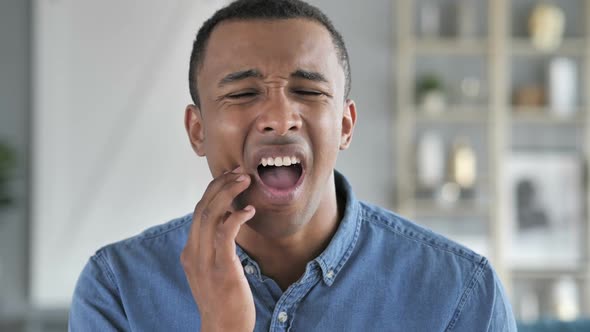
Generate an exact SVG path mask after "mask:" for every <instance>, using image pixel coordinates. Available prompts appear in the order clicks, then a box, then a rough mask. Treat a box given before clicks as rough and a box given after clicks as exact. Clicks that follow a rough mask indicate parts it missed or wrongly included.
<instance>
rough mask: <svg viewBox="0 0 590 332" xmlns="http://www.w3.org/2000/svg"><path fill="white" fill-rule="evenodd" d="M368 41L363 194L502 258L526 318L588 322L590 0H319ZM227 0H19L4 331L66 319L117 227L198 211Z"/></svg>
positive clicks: (6, 192)
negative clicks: (215, 25)
mask: <svg viewBox="0 0 590 332" xmlns="http://www.w3.org/2000/svg"><path fill="white" fill-rule="evenodd" d="M310 2H311V3H312V4H314V5H317V6H318V7H320V8H321V9H322V10H324V11H325V13H326V14H327V15H328V16H329V17H330V18H331V19H332V20H333V22H334V24H335V25H336V27H337V28H338V29H339V30H340V31H341V33H342V34H343V36H344V39H345V41H346V43H347V47H348V49H349V53H350V58H351V64H352V77H353V84H352V97H353V98H354V99H355V101H356V103H357V108H358V111H359V118H358V125H357V128H356V132H355V137H354V140H353V144H352V147H351V148H350V149H349V150H347V151H345V152H343V153H342V154H341V155H340V158H339V161H338V165H337V168H338V169H339V170H340V171H342V172H343V173H344V174H345V175H347V176H348V178H349V180H350V181H351V182H352V184H353V187H354V188H355V190H356V192H357V195H358V196H359V197H360V198H361V199H363V200H366V201H370V202H373V203H376V204H379V205H382V206H384V207H387V208H390V209H392V210H394V211H396V212H398V213H400V214H402V215H404V216H407V217H409V218H411V219H413V220H415V221H416V222H418V223H420V224H422V225H424V226H426V227H429V228H432V229H434V230H435V231H437V232H440V233H442V234H444V235H446V236H448V237H450V238H452V239H454V240H456V241H458V242H460V243H463V244H465V245H467V246H469V247H470V248H472V249H473V250H475V251H477V252H479V253H481V254H483V255H485V256H487V257H489V258H490V260H491V261H492V263H493V264H494V267H495V268H496V270H497V271H498V273H499V275H500V277H501V279H502V281H503V283H504V285H505V286H506V288H507V291H508V293H509V294H510V298H511V301H512V305H513V309H514V313H515V315H516V316H517V318H518V320H519V323H520V324H521V328H520V330H521V331H550V330H555V331H588V330H590V327H589V325H588V320H587V318H588V317H589V316H590V265H589V263H590V244H589V239H590V222H589V220H590V219H589V216H588V205H589V203H590V195H589V191H588V181H589V177H588V171H587V162H588V159H589V157H590V144H588V142H589V140H590V136H589V135H590V104H589V103H590V83H589V82H588V79H587V78H588V77H590V75H589V74H590V24H589V21H588V20H589V18H590V1H588V0H553V1H548V0H543V1H540V0H539V1H537V0H418V1H411V0H372V1H369V2H361V1H353V0H341V1H331V0H313V1H310ZM225 3H227V1H223V0H175V1H167V2H163V1H155V0H150V1H139V0H128V1H114V0H105V1H101V2H95V1H80V0H78V1H73V0H6V1H2V2H0V43H1V44H0V45H1V52H0V68H1V70H0V73H1V75H0V331H63V330H65V329H66V328H67V312H68V306H69V302H70V298H71V295H72V291H73V287H74V285H75V282H76V279H77V277H78V275H79V273H80V271H81V269H82V267H83V265H84V264H85V262H86V261H87V260H88V258H89V257H90V256H91V255H92V254H93V253H94V252H95V251H96V250H97V249H98V248H100V247H101V246H103V245H105V244H108V243H111V242H114V241H117V240H121V239H123V238H126V237H129V236H132V235H135V234H137V233H139V232H141V231H142V230H143V229H145V228H147V227H149V226H151V225H155V224H159V223H163V222H165V221H168V220H170V219H172V218H174V217H177V216H180V215H183V214H185V213H187V212H189V211H191V210H192V209H193V207H194V205H195V203H196V202H197V201H198V200H199V198H200V196H201V194H202V192H203V191H204V189H205V187H206V185H207V183H208V182H209V181H210V173H209V170H208V168H207V165H206V162H205V160H204V159H200V158H198V157H196V156H195V154H194V153H193V151H192V149H191V148H190V146H189V144H188V141H187V139H186V137H185V132H184V127H183V115H184V107H185V105H186V104H188V103H190V97H189V93H188V87H187V71H188V59H189V54H190V49H191V45H192V41H193V39H194V36H195V33H196V31H197V30H198V28H199V27H200V25H201V24H202V22H203V21H204V20H205V19H206V18H208V17H209V16H210V15H211V14H212V13H213V12H214V11H215V10H216V9H218V8H220V7H221V6H223V5H224V4H225Z"/></svg>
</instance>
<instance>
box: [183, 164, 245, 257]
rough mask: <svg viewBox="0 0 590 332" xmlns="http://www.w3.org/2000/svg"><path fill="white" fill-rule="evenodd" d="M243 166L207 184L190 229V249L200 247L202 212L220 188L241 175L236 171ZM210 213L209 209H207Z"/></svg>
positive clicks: (188, 243) (188, 245)
mask: <svg viewBox="0 0 590 332" xmlns="http://www.w3.org/2000/svg"><path fill="white" fill-rule="evenodd" d="M240 171H241V167H237V168H236V169H234V170H233V171H230V172H225V173H223V174H222V175H220V176H218V177H217V178H215V179H213V181H211V182H210V183H209V185H208V186H207V189H206V190H205V192H204V193H203V197H201V200H200V201H199V202H198V203H197V205H196V206H195V209H194V211H193V220H192V221H193V222H192V225H191V228H190V231H189V237H188V239H187V243H186V246H187V247H189V250H193V251H195V252H196V251H198V248H199V229H200V227H201V219H202V214H203V211H204V209H205V207H206V206H208V205H209V202H210V201H211V200H212V199H213V198H214V197H215V195H217V193H218V192H219V190H221V188H223V186H224V185H226V184H227V183H230V182H232V181H235V179H236V178H237V177H238V176H239V175H238V174H236V172H240ZM205 212H206V213H208V212H207V211H205Z"/></svg>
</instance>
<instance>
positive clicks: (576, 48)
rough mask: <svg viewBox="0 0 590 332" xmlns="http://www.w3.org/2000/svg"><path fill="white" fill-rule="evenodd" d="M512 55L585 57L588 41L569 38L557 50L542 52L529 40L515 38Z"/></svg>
mask: <svg viewBox="0 0 590 332" xmlns="http://www.w3.org/2000/svg"><path fill="white" fill-rule="evenodd" d="M510 47H511V49H512V54H514V55H522V56H546V55H563V56H583V55H584V54H585V47H586V41H585V40H584V38H567V39H564V40H563V42H562V43H561V45H560V46H559V47H558V48H557V49H555V50H548V51H544V50H540V49H537V48H535V47H534V46H533V44H532V43H531V41H530V39H528V38H513V39H512V42H511V45H510Z"/></svg>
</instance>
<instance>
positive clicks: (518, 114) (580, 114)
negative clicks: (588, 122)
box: [511, 107, 585, 125]
mask: <svg viewBox="0 0 590 332" xmlns="http://www.w3.org/2000/svg"><path fill="white" fill-rule="evenodd" d="M575 112H576V114H575V115H573V116H570V117H565V116H564V117H562V116H558V115H554V114H551V109H550V108H549V107H513V108H512V114H511V117H512V122H513V123H514V124H547V125H556V124H562V125H584V121H585V118H584V109H583V108H582V107H578V108H576V111H575Z"/></svg>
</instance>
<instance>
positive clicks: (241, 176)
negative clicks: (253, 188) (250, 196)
mask: <svg viewBox="0 0 590 332" xmlns="http://www.w3.org/2000/svg"><path fill="white" fill-rule="evenodd" d="M246 178H247V176H246V175H244V174H242V175H240V176H238V178H237V179H236V182H242V181H244V180H246Z"/></svg>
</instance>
